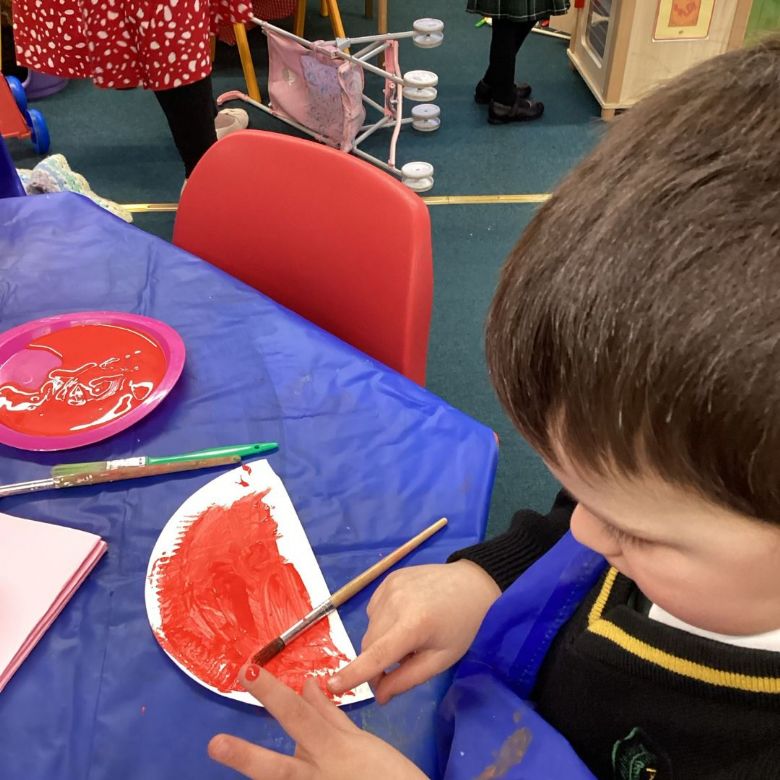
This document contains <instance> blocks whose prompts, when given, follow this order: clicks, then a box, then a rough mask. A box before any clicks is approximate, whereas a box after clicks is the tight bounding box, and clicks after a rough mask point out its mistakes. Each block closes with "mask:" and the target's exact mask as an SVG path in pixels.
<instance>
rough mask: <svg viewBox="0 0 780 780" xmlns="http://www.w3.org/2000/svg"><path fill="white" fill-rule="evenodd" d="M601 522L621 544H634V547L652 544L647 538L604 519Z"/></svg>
mask: <svg viewBox="0 0 780 780" xmlns="http://www.w3.org/2000/svg"><path fill="white" fill-rule="evenodd" d="M601 524H602V526H604V530H605V531H606V532H607V533H608V534H609V535H610V536H611V537H612V538H613V539H614V540H615V541H616V542H619V543H620V544H625V545H633V546H634V547H641V546H642V545H646V544H650V542H649V541H648V540H647V539H640V538H639V537H638V536H634V535H633V534H630V533H628V532H627V531H624V530H623V529H622V528H618V527H617V526H614V525H610V524H609V523H606V522H604V521H603V520H602V521H601Z"/></svg>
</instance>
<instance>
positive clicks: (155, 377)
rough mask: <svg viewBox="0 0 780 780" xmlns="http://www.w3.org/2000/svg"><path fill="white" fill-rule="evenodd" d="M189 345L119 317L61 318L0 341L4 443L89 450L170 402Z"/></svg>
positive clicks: (163, 330) (152, 323) (141, 320)
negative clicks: (167, 397)
mask: <svg viewBox="0 0 780 780" xmlns="http://www.w3.org/2000/svg"><path fill="white" fill-rule="evenodd" d="M183 364H184V345H183V343H182V341H181V338H179V336H178V334H176V332H175V331H174V330H173V329H172V328H170V327H168V326H167V325H165V324H164V323H162V322H158V321H157V320H153V319H150V318H148V317H141V316H139V315H132V314H122V313H119V312H86V313H80V314H70V315H59V316H57V317H49V318H46V319H43V320H37V321H35V322H32V323H28V324H27V325H22V326H20V327H18V328H14V329H13V330H11V331H8V332H7V333H5V334H2V335H1V336H0V443H4V444H9V445H11V446H13V447H19V448H21V449H32V450H59V449H70V448H72V447H79V446H82V445H84V444H91V443H93V442H95V441H99V440H101V439H104V438H107V437H108V436H112V435H113V434H115V433H118V432H119V431H121V430H124V429H125V428H127V427H128V426H129V425H132V424H133V423H134V422H135V421H137V420H139V419H140V418H141V417H143V416H144V415H146V414H148V413H149V412H150V411H151V410H152V409H153V408H154V407H155V406H156V405H157V404H159V403H160V401H161V400H162V399H163V398H164V397H165V395H167V393H168V392H169V391H170V389H171V388H172V387H173V385H174V384H175V382H176V380H177V379H178V377H179V375H180V373H181V369H182V366H183Z"/></svg>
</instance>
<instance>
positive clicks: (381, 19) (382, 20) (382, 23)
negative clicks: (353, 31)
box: [376, 0, 387, 35]
mask: <svg viewBox="0 0 780 780" xmlns="http://www.w3.org/2000/svg"><path fill="white" fill-rule="evenodd" d="M376 27H377V32H378V33H379V34H380V35H384V34H385V33H386V32H387V0H379V13H378V14H377V20H376Z"/></svg>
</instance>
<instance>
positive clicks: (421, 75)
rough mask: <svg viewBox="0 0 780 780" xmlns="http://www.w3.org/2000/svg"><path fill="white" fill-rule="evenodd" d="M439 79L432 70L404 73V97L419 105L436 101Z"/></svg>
mask: <svg viewBox="0 0 780 780" xmlns="http://www.w3.org/2000/svg"><path fill="white" fill-rule="evenodd" d="M438 83H439V77H438V76H437V75H436V74H435V73H433V72H432V71H430V70H410V71H408V72H407V73H404V97H405V98H408V99H409V100H414V101H416V102H418V103H431V102H433V101H434V100H436V95H438V92H437V91H436V85H437V84H438Z"/></svg>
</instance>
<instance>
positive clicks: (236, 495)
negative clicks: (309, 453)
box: [145, 460, 373, 706]
mask: <svg viewBox="0 0 780 780" xmlns="http://www.w3.org/2000/svg"><path fill="white" fill-rule="evenodd" d="M242 483H244V484H242ZM265 491H268V492H267V494H266V495H265V496H264V497H263V502H264V503H265V504H267V505H268V506H269V507H270V508H271V511H272V514H273V518H274V520H275V521H276V524H277V526H278V530H279V538H278V539H277V545H278V549H279V554H280V555H281V556H282V557H283V558H284V559H286V560H287V561H289V562H290V563H292V564H293V565H294V566H295V568H296V569H297V571H298V574H299V575H300V577H301V580H302V581H303V584H304V586H305V588H306V590H307V591H308V593H309V598H310V599H311V604H312V607H315V606H317V605H318V604H320V603H321V602H323V601H325V600H326V599H327V598H329V597H330V592H329V591H328V586H327V584H326V583H325V578H324V577H323V576H322V572H321V571H320V567H319V564H318V563H317V559H316V558H315V557H314V552H313V550H312V549H311V545H310V544H309V540H308V538H307V537H306V532H305V531H304V530H303V526H302V525H301V521H300V519H299V518H298V514H297V513H296V511H295V507H294V506H293V504H292V501H290V497H289V496H288V495H287V491H286V490H285V487H284V484H283V483H282V481H281V479H279V477H278V476H277V475H276V474H275V473H274V471H273V469H272V468H271V466H270V464H269V463H268V461H265V460H258V461H252V462H251V474H249V473H247V472H246V471H244V470H243V469H242V468H240V467H239V468H237V469H234V470H231V471H228V472H226V473H225V474H221V475H220V476H218V477H217V478H216V479H214V480H212V481H211V482H209V483H208V484H207V485H204V486H203V487H202V488H201V489H200V490H198V491H197V492H196V493H194V494H193V495H192V496H190V498H188V499H187V500H186V501H185V502H184V503H183V504H182V505H181V506H180V507H179V509H178V510H177V511H176V513H175V514H174V515H173V517H171V519H170V520H169V521H168V522H167V524H166V525H165V527H164V528H163V530H162V531H161V532H160V536H159V538H158V539H157V543H156V544H155V546H154V549H153V550H152V554H151V556H150V558H149V567H148V569H147V576H146V585H145V599H146V613H147V616H148V618H149V624H150V625H151V627H152V631H153V632H154V634H155V636H157V633H158V632H161V633H162V619H161V616H160V605H159V601H158V598H157V587H156V576H155V563H156V562H157V560H158V559H159V558H161V557H162V556H163V555H165V554H166V553H167V554H170V551H171V550H174V549H175V548H176V546H177V539H178V538H179V537H180V535H181V534H182V533H183V532H184V531H185V530H186V529H187V528H188V526H189V525H190V524H191V523H192V522H193V520H194V519H195V518H197V517H198V516H199V515H201V514H202V513H203V512H204V511H205V510H206V509H208V508H209V507H210V506H214V505H217V506H230V505H231V504H233V503H235V502H236V501H238V500H239V499H241V498H243V497H244V496H246V495H247V494H248V493H260V492H265ZM301 617H303V615H301ZM323 620H328V621H330V635H331V638H332V639H333V643H334V645H335V646H336V648H337V649H338V650H339V651H340V652H341V653H343V654H344V656H345V657H346V658H347V659H348V660H347V661H344V662H343V663H342V664H341V666H340V667H339V668H343V667H344V666H346V665H347V663H349V661H352V660H354V659H355V657H356V654H355V648H354V647H353V645H352V642H351V641H350V638H349V636H348V634H347V632H346V629H345V628H344V624H343V623H342V622H341V618H340V617H339V615H338V612H335V611H334V612H332V613H331V614H330V615H329V616H328V617H326V618H323ZM163 649H165V648H163ZM259 649H260V648H258V650H259ZM167 652H168V651H167V650H166V653H167ZM168 656H169V658H171V660H172V661H173V662H174V663H175V664H176V665H177V666H178V667H179V668H180V669H181V670H182V671H183V672H184V673H185V674H187V675H188V676H189V677H191V678H192V679H193V680H197V682H199V683H200V684H201V685H203V686H204V687H205V688H208V689H209V690H210V691H213V692H214V693H218V694H219V695H220V696H225V697H227V698H229V699H235V700H236V701H242V702H246V703H249V704H258V702H257V700H256V699H255V698H254V697H253V696H251V695H250V694H249V693H247V692H246V691H230V692H223V691H220V690H218V689H216V688H214V687H213V686H211V685H208V684H207V683H205V682H203V680H201V679H200V678H198V677H197V676H195V675H194V674H193V673H192V672H191V671H190V670H189V669H187V668H186V667H185V666H184V665H182V664H181V663H180V662H179V661H178V660H177V659H176V658H174V656H172V655H171V654H170V653H168ZM313 671H316V670H313ZM372 695H373V694H372V693H371V689H370V688H369V687H368V685H365V684H363V685H360V686H359V687H358V688H355V689H354V690H353V691H352V692H351V693H350V695H344V696H343V697H340V698H336V703H337V704H353V703H355V702H359V701H365V700H366V699H370V698H372ZM259 706H261V705H259Z"/></svg>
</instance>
